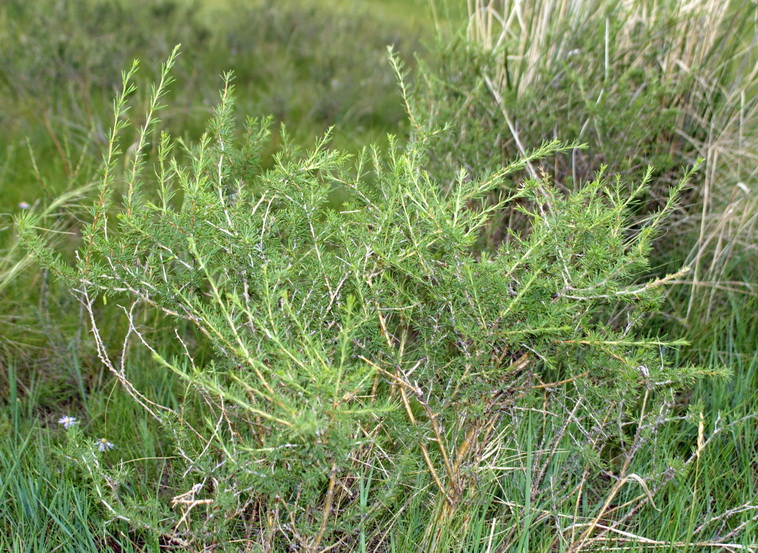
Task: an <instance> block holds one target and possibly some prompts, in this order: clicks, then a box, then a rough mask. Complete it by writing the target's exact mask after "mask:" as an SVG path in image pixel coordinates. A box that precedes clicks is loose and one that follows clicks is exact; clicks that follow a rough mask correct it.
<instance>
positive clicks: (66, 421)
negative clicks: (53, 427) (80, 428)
mask: <svg viewBox="0 0 758 553" xmlns="http://www.w3.org/2000/svg"><path fill="white" fill-rule="evenodd" d="M58 424H62V425H63V428H65V429H66V430H68V429H69V428H71V427H72V426H74V425H75V424H79V421H78V420H76V417H69V416H68V415H65V416H63V417H61V418H59V419H58Z"/></svg>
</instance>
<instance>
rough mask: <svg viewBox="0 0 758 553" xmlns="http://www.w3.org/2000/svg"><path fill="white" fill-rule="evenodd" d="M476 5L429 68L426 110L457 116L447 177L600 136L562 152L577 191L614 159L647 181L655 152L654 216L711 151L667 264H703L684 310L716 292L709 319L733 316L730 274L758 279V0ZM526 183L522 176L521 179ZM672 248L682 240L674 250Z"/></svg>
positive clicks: (443, 120)
mask: <svg viewBox="0 0 758 553" xmlns="http://www.w3.org/2000/svg"><path fill="white" fill-rule="evenodd" d="M468 6H469V21H468V24H467V26H466V29H465V31H461V32H459V33H458V34H457V35H456V36H455V37H454V38H453V39H450V38H449V37H447V36H444V37H440V40H439V42H438V45H437V47H436V53H437V55H436V56H434V57H432V61H431V62H430V63H427V64H424V65H423V67H422V69H421V71H420V78H419V91H420V94H419V96H420V98H421V101H419V109H420V110H423V111H424V112H425V113H426V114H427V117H429V118H430V119H431V120H433V121H437V122H439V124H448V125H449V132H448V133H443V134H441V135H440V138H439V142H438V144H437V145H436V146H435V148H434V164H433V166H432V167H431V170H432V171H433V173H434V174H435V175H436V176H437V178H438V179H440V180H441V181H443V182H448V181H450V180H452V179H454V178H455V174H456V173H457V171H458V168H459V167H461V166H464V167H467V169H468V170H469V172H470V173H471V174H474V175H476V174H479V172H482V171H486V170H488V169H490V168H492V167H495V166H497V165H499V164H500V163H503V162H504V161H505V160H508V159H511V158H513V157H514V156H516V155H519V154H520V153H522V152H523V149H524V147H525V146H524V145H526V146H528V145H529V144H534V143H538V142H540V141H542V140H545V139H546V138H548V137H558V138H560V139H561V140H567V141H576V142H578V143H584V144H585V145H586V148H583V149H580V148H577V149H575V150H572V151H571V152H570V155H561V156H556V157H555V159H552V160H551V161H550V163H549V172H550V174H551V175H553V178H554V180H555V182H556V184H557V185H558V186H559V187H560V188H562V189H564V190H576V189H577V188H578V187H580V186H581V185H582V183H584V182H587V181H591V180H593V178H594V173H595V172H596V171H597V169H598V168H599V167H600V166H601V165H606V166H607V167H608V170H609V171H610V172H612V173H618V174H620V175H621V176H622V179H623V180H624V181H626V182H627V183H629V184H630V186H633V183H635V182H638V181H639V180H640V179H641V178H642V177H643V175H644V173H645V171H646V169H647V167H648V166H651V165H652V166H653V167H654V168H655V172H654V180H653V183H652V186H651V187H650V190H649V191H648V192H647V193H646V195H645V197H641V198H640V202H639V207H638V208H637V209H636V212H637V215H636V216H638V217H641V218H644V217H645V216H647V212H648V211H649V210H654V209H656V208H657V207H658V206H659V205H660V204H661V203H663V202H665V198H666V195H667V192H666V191H667V189H668V187H669V186H671V185H672V184H673V183H675V182H677V181H678V180H679V178H680V174H681V171H682V168H683V167H687V166H691V165H692V164H693V163H694V162H695V160H696V159H698V158H703V159H704V160H705V162H706V169H705V170H704V171H702V172H701V173H700V174H699V175H698V176H697V178H696V179H695V180H694V181H693V186H692V188H690V189H689V190H688V191H687V192H686V201H685V202H683V205H682V208H681V209H680V211H679V213H678V214H677V215H676V216H675V217H673V218H672V219H670V221H671V223H670V225H668V230H667V233H666V241H667V242H666V244H661V245H660V246H659V247H658V249H659V251H660V252H661V253H660V254H658V255H655V264H656V265H660V266H664V267H665V270H676V268H677V267H678V264H680V263H684V262H686V263H687V264H689V265H691V266H692V268H693V271H692V274H691V276H690V277H688V280H690V279H691V282H692V283H693V286H692V288H691V289H689V290H687V293H688V294H689V297H688V298H687V300H686V305H685V308H684V309H683V310H682V312H684V311H686V316H687V317H688V318H689V316H690V315H694V313H695V311H699V309H700V303H701V302H705V305H704V306H703V311H702V312H700V313H699V314H698V317H697V318H703V319H706V320H707V319H709V318H710V315H711V314H712V313H714V317H713V319H717V318H718V316H717V315H715V312H719V311H720V309H719V308H720V303H721V302H723V301H724V300H725V298H724V295H723V294H721V295H718V294H717V293H716V291H717V287H715V286H713V287H711V285H712V284H714V283H715V282H716V281H720V280H729V281H748V282H740V283H739V284H738V285H737V286H739V287H740V288H742V289H743V291H744V292H745V293H755V287H754V282H753V281H754V279H752V278H751V277H750V275H751V274H754V273H755V272H756V256H755V250H754V249H753V248H751V247H750V246H748V245H749V244H752V243H755V241H756V226H755V220H756V217H755V214H756V209H757V208H758V204H756V202H755V201H754V198H755V197H756V195H755V188H756V186H757V185H758V183H756V178H755V162H754V158H755V152H756V151H757V146H756V144H757V143H756V133H755V129H757V128H758V122H757V120H756V116H758V73H757V72H756V71H755V67H756V61H758V51H757V50H756V48H755V46H756V43H755V41H754V40H753V39H754V37H755V35H756V31H757V30H758V29H757V27H756V17H755V16H756V5H755V3H754V2H748V1H743V0H737V1H733V2H714V1H711V0H697V1H695V2H689V3H683V2H679V1H675V0H672V1H664V2H655V3H653V2H647V1H642V2H619V1H616V0H592V1H587V2H580V1H576V0H560V1H558V2H552V1H551V2H547V1H541V0H532V1H529V2H515V1H510V0H504V1H503V2H497V3H495V2H485V1H483V0H476V1H471V2H469V3H468ZM547 168H548V167H546V169H547ZM528 174H529V175H532V176H533V175H534V174H535V172H534V170H530V171H529V173H528ZM517 184H518V179H514V180H512V181H510V182H508V183H506V187H507V190H512V189H513V187H514V186H517ZM518 221H519V220H518V218H513V217H512V216H510V214H509V215H508V216H507V217H506V218H505V221H504V222H500V221H496V222H495V227H496V228H493V229H492V230H491V232H490V241H491V242H494V243H498V242H499V241H500V240H501V239H502V238H503V236H502V232H500V230H501V229H502V228H503V227H511V228H512V227H513V225H514V224H519V223H518ZM672 250H675V251H678V252H680V253H679V255H677V256H675V257H674V258H673V259H672V256H671V255H670V254H671V251H672ZM735 259H739V261H737V262H736V263H732V261H733V260H735ZM727 275H729V276H727ZM714 296H716V297H715V298H714ZM683 316H684V315H683Z"/></svg>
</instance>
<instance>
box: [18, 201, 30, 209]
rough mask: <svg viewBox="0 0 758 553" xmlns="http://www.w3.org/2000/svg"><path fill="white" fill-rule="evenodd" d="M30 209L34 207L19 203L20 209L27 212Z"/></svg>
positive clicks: (26, 203)
mask: <svg viewBox="0 0 758 553" xmlns="http://www.w3.org/2000/svg"><path fill="white" fill-rule="evenodd" d="M30 207H32V206H30V205H29V203H28V202H18V208H19V209H23V210H27V209H29V208H30Z"/></svg>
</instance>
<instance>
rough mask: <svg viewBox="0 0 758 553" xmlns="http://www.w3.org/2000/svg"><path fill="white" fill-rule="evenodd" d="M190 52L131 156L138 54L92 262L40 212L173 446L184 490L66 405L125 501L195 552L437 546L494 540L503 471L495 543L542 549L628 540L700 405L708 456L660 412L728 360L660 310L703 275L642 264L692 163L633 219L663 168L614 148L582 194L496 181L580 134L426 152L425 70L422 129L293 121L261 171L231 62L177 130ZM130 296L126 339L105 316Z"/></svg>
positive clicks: (264, 136)
mask: <svg viewBox="0 0 758 553" xmlns="http://www.w3.org/2000/svg"><path fill="white" fill-rule="evenodd" d="M175 59H176V51H175V52H174V54H173V55H172V56H171V57H170V58H169V60H168V61H167V63H166V64H165V65H164V67H163V69H162V71H161V77H160V81H159V83H158V84H157V85H156V86H155V87H154V88H153V90H152V93H151V101H150V103H149V106H150V107H149V108H148V110H147V112H146V113H145V114H144V115H143V116H142V118H141V121H142V124H141V126H139V127H138V128H137V129H134V130H133V133H134V134H135V135H136V141H135V145H134V146H133V147H132V148H130V152H129V157H128V158H127V159H125V153H124V152H123V151H122V150H121V146H120V144H121V142H120V137H121V135H122V134H123V133H124V132H125V131H126V128H127V126H128V125H129V118H128V117H127V115H128V111H127V110H128V105H129V104H128V103H129V99H130V95H132V94H133V93H134V90H135V88H134V85H133V79H134V74H135V71H136V65H135V66H133V68H132V70H130V71H128V72H126V73H125V74H124V83H123V89H122V92H121V94H120V95H119V97H118V98H117V100H116V102H115V114H114V115H115V116H114V120H113V125H112V129H111V132H110V134H109V141H108V144H109V147H108V149H107V153H106V155H105V159H104V162H103V165H102V169H101V176H100V180H99V184H98V189H97V194H96V201H95V202H94V204H93V205H92V208H91V210H90V212H89V219H88V221H87V222H86V224H85V225H84V226H83V228H82V231H81V242H80V244H79V247H78V248H77V250H76V254H75V262H74V264H73V265H72V264H69V263H67V262H65V261H64V260H63V259H62V258H61V256H60V255H59V254H58V253H57V252H56V251H55V250H54V249H53V248H51V247H50V246H49V244H48V238H47V237H46V235H45V233H44V231H41V230H40V229H39V227H40V224H39V223H40V222H39V220H38V218H37V216H36V215H35V214H34V213H25V214H23V215H22V216H21V217H20V218H19V222H18V229H19V232H20V234H21V236H22V238H23V239H24V241H25V243H26V245H27V246H28V247H29V248H30V249H31V250H32V251H33V252H34V254H35V255H36V256H37V258H38V259H39V260H40V262H41V263H42V264H43V266H45V267H46V268H47V269H48V270H50V271H51V272H52V273H54V274H55V275H57V276H58V277H60V278H61V279H63V281H64V282H65V283H66V284H67V285H68V286H69V287H70V289H71V291H72V292H73V294H74V295H75V297H77V298H78V299H79V301H80V302H81V303H82V305H83V307H84V310H85V312H86V314H87V317H88V319H89V322H90V325H91V326H90V329H91V332H92V335H93V337H94V340H95V344H96V347H97V353H98V356H99V358H100V360H101V362H102V363H103V364H104V366H105V367H107V368H108V370H109V371H110V372H111V373H112V375H113V376H114V377H115V379H117V381H118V382H119V383H120V384H121V386H122V387H123V389H124V390H125V391H126V392H127V393H128V394H129V395H130V396H131V397H132V398H133V400H134V402H136V404H138V405H139V406H141V408H142V409H143V410H144V411H145V413H147V414H148V415H149V416H150V417H152V418H153V419H154V420H155V421H156V422H158V423H159V424H160V425H161V426H162V427H163V429H164V431H165V432H166V435H167V436H168V439H169V441H170V443H171V447H172V449H173V455H174V456H175V457H176V459H175V460H174V461H173V462H172V464H171V474H170V475H169V481H170V489H171V491H172V493H171V494H170V496H169V497H166V496H161V495H158V496H157V497H155V498H152V499H150V500H146V499H144V498H143V497H141V496H140V494H139V493H137V492H135V490H134V489H133V488H132V486H130V485H129V483H130V482H131V481H132V480H131V475H130V471H131V470H133V469H131V468H130V467H131V466H132V465H128V466H127V465H126V464H125V463H123V462H121V463H115V462H113V460H114V457H113V456H114V455H116V454H117V453H118V449H116V450H113V451H108V447H107V443H108V442H107V438H103V439H104V440H105V441H104V442H103V441H101V442H100V443H101V444H105V445H104V446H103V447H101V448H100V449H101V451H100V452H97V451H96V450H95V449H96V448H95V447H94V446H93V443H92V440H91V439H90V438H87V440H89V442H88V443H85V441H83V440H84V438H83V437H82V436H83V434H82V433H81V432H80V430H79V429H78V428H77V427H74V428H70V429H69V430H67V432H69V438H70V439H69V440H68V442H67V445H66V446H65V448H64V455H65V456H66V457H67V458H68V459H69V460H71V461H72V462H74V464H75V466H77V467H80V468H81V475H82V477H83V478H86V479H89V480H90V481H92V482H93V486H92V489H93V490H94V494H95V497H96V499H97V501H99V502H100V503H101V504H102V505H103V506H104V508H105V509H106V512H107V513H108V515H109V516H112V517H114V518H116V519H119V520H121V521H122V522H125V523H127V524H128V525H129V526H130V528H132V529H133V530H135V531H139V532H143V533H146V534H150V535H152V536H154V537H155V536H160V538H161V539H162V540H164V543H166V544H171V545H174V546H178V547H181V548H184V549H185V550H207V549H208V548H211V547H215V548H228V549H229V550H234V549H235V548H236V549H240V550H241V549H245V550H250V549H254V548H257V549H259V550H262V551H284V550H299V551H323V550H327V549H335V550H344V551H349V550H354V549H360V550H364V551H365V550H369V549H370V550H373V551H379V550H386V549H388V548H390V547H394V546H395V544H396V541H395V540H396V539H398V537H397V536H396V535H395V532H394V530H396V529H405V530H406V533H405V536H406V537H405V539H409V540H411V541H412V542H413V543H414V547H421V548H425V549H428V550H432V551H443V550H449V549H450V548H451V547H453V545H452V544H458V545H455V547H458V546H461V545H460V544H462V543H464V542H465V541H466V540H472V539H473V540H474V543H475V545H476V546H477V547H484V545H483V543H484V542H485V541H486V539H487V536H484V537H481V536H480V538H475V537H472V536H474V535H475V534H476V533H477V532H479V534H481V526H479V530H477V526H476V523H475V522H473V520H474V519H472V513H473V512H474V511H473V510H472V508H471V505H473V504H478V502H479V501H480V498H481V497H483V494H484V495H487V494H489V497H490V501H491V505H490V507H486V506H485V507H482V510H481V511H480V515H479V516H480V518H481V521H484V522H481V521H480V522H481V524H486V525H487V526H488V527H489V525H490V524H491V525H492V532H493V534H490V535H489V540H490V546H491V545H492V540H493V535H494V531H495V525H496V524H499V525H500V529H499V530H498V533H497V542H498V544H499V546H498V547H499V548H500V549H501V550H506V549H511V548H513V547H516V546H519V547H520V548H521V550H528V548H529V544H530V541H529V540H530V536H532V539H534V540H538V541H539V543H540V544H542V545H541V547H543V548H544V547H552V544H553V543H560V545H561V547H562V548H563V549H565V550H570V551H579V550H580V549H582V548H584V547H587V546H589V544H594V543H596V542H598V541H599V542H601V543H616V542H614V540H615V539H616V538H618V536H619V535H620V534H619V532H623V530H624V529H625V528H627V526H628V524H629V523H630V521H634V519H635V517H636V516H637V515H638V514H639V513H640V512H642V511H645V509H648V508H650V506H654V505H655V498H656V495H657V494H659V493H661V492H662V491H664V490H665V489H666V486H667V484H669V483H670V482H671V481H672V479H673V478H674V477H675V476H676V475H677V474H680V473H682V472H683V471H686V470H688V468H689V467H690V466H692V463H693V461H694V460H696V459H697V458H699V455H700V453H701V451H702V449H703V448H704V447H705V445H706V443H707V440H708V438H709V437H710V436H709V435H706V433H705V427H704V423H703V419H702V415H698V414H697V413H694V412H693V416H694V419H693V420H694V425H695V427H698V424H699V425H700V426H699V428H700V434H699V436H700V437H699V439H698V441H697V442H696V443H695V444H694V450H693V451H694V453H692V455H686V456H685V457H684V458H681V459H680V458H679V456H678V454H677V452H676V451H675V450H670V449H668V448H667V447H665V446H666V444H662V443H661V442H660V435H661V429H662V428H664V427H666V426H667V425H668V424H669V423H670V422H671V420H673V418H675V416H678V415H676V414H675V413H674V412H673V410H674V408H675V406H676V403H677V399H676V398H677V396H676V394H677V392H679V391H681V390H682V389H685V388H686V387H688V386H689V385H691V384H692V383H693V382H694V380H695V379H698V378H700V377H702V376H703V375H705V374H723V372H719V371H713V370H711V371H704V370H702V369H699V368H697V367H690V366H678V365H675V364H674V363H672V360H671V357H670V355H669V354H668V353H667V350H670V349H672V348H675V347H676V346H678V345H680V344H681V343H682V342H681V341H678V340H667V339H660V338H657V337H650V336H645V335H642V334H641V333H639V332H638V326H639V322H640V320H641V319H642V318H643V316H644V315H645V314H646V313H649V312H651V311H654V310H656V309H658V308H659V305H660V302H661V299H662V292H661V288H662V286H663V285H664V284H665V282H666V281H667V280H670V279H673V278H678V276H679V274H675V275H671V276H669V277H664V278H659V279H656V280H650V281H642V282H640V281H639V277H640V275H642V274H646V273H647V271H648V270H649V266H648V255H649V253H650V249H651V244H652V240H653V238H654V236H655V234H656V232H658V229H659V228H660V225H661V222H662V221H663V219H664V218H665V217H666V216H667V215H668V214H669V213H670V212H671V210H672V209H673V208H674V206H675V205H676V201H677V197H678V195H679V193H680V191H681V189H682V187H683V186H685V184H686V182H687V179H688V178H689V177H690V176H691V173H687V174H686V175H684V177H683V178H682V180H681V182H680V183H679V184H678V185H677V186H675V187H673V188H672V189H671V192H670V195H669V197H668V200H667V201H666V202H665V204H664V205H663V206H662V208H661V209H660V210H659V211H657V212H655V213H653V214H651V215H650V217H649V218H648V219H647V220H646V221H644V222H643V223H642V224H641V225H640V224H636V225H635V226H632V225H631V224H630V220H629V214H630V208H631V206H632V205H633V204H634V202H635V201H636V198H637V197H639V196H640V195H641V194H644V193H645V191H646V190H647V188H648V186H649V184H650V171H648V173H647V174H646V176H645V177H644V178H643V179H642V180H641V181H640V183H639V184H638V185H637V186H636V187H635V188H634V190H633V193H632V194H627V192H626V185H625V184H623V183H622V181H621V180H620V179H618V178H610V179H606V178H605V176H604V174H603V173H602V171H601V172H600V173H598V174H597V175H596V177H595V178H594V179H593V180H592V181H590V182H587V183H585V184H584V185H583V186H580V187H577V189H576V190H575V191H573V192H571V193H568V194H564V193H562V192H560V191H559V190H557V188H556V186H555V185H554V184H553V183H552V182H551V179H550V177H549V175H548V174H547V172H545V171H540V172H537V173H535V175H534V177H532V178H527V179H525V180H523V182H522V183H521V184H520V185H519V186H518V187H516V188H514V189H512V190H511V191H510V192H509V193H508V194H500V195H499V196H498V197H497V199H496V200H495V201H491V200H492V196H493V194H497V193H498V192H499V191H502V190H503V185H504V181H505V180H506V179H508V178H511V177H512V176H513V175H515V174H518V173H519V172H521V171H523V170H524V169H525V168H526V167H527V166H529V165H531V166H539V164H540V163H543V162H545V160H547V159H550V158H549V156H554V155H556V154H557V153H560V152H564V151H568V150H569V149H571V148H572V147H573V145H571V144H570V145H565V144H561V143H558V142H548V143H544V144H542V146H540V147H539V148H537V149H535V150H533V151H525V152H524V154H523V155H522V156H520V157H518V158H517V159H516V160H515V161H512V162H510V163H509V164H507V165H504V166H501V167H497V168H492V169H491V170H489V171H485V172H483V173H482V174H480V175H474V176H472V175H469V174H468V173H467V172H466V170H465V169H464V170H460V171H459V172H458V174H457V175H456V177H455V179H454V181H452V182H450V183H446V185H445V186H441V185H440V183H439V182H437V181H435V180H434V178H433V177H432V176H431V174H430V172H429V171H428V170H427V169H426V167H427V166H428V164H429V163H430V161H429V156H430V151H429V147H430V145H431V144H433V143H434V139H435V136H436V134H437V133H438V130H437V129H435V128H434V127H433V126H431V125H430V124H429V122H428V121H427V120H426V119H424V118H423V117H422V115H421V114H420V113H418V112H416V111H415V110H414V108H413V105H414V101H413V98H412V97H411V96H410V95H409V93H408V91H407V89H406V86H405V82H404V80H403V79H402V78H401V80H400V83H401V91H402V92H403V99H404V100H405V103H406V105H407V106H408V107H409V121H410V124H411V125H412V126H413V128H414V138H413V140H412V141H410V142H409V143H408V144H407V145H401V144H400V143H399V142H398V141H396V140H395V139H390V140H389V147H388V148H387V150H386V152H382V151H381V150H380V149H379V148H373V149H371V150H366V151H364V152H363V153H361V154H360V155H358V156H356V157H355V158H351V157H350V156H348V155H347V154H345V153H342V152H340V151H338V150H334V149H330V148H329V146H328V141H329V135H328V134H327V135H326V136H324V137H322V138H321V139H319V140H318V141H317V143H316V144H315V146H314V147H313V148H312V149H310V150H307V151H304V150H302V149H300V148H298V147H296V146H295V145H294V144H293V143H292V142H290V141H288V140H287V139H286V136H287V134H286V132H282V136H283V137H284V140H283V143H282V146H281V149H280V150H279V151H278V152H277V153H276V154H275V156H274V162H273V165H272V166H271V167H269V168H264V167H263V163H262V157H261V156H262V153H263V152H265V151H266V150H267V148H269V144H268V142H269V140H270V120H268V119H255V118H249V119H247V121H246V124H245V131H244V133H242V134H241V135H240V134H238V133H237V132H236V130H235V129H236V118H235V111H234V94H233V92H234V90H233V86H232V77H231V75H227V76H226V77H225V81H224V87H223V90H222V92H221V99H220V103H219V104H218V106H217V108H216V110H215V115H214V116H213V118H212V119H211V120H210V122H209V123H208V129H207V132H206V133H205V134H204V135H203V136H202V138H200V139H199V140H198V141H196V142H189V141H185V140H180V139H176V138H173V137H171V136H170V135H169V134H168V133H165V132H160V133H159V132H158V127H157V121H158V119H157V117H158V115H159V113H160V110H161V109H162V108H163V106H162V102H163V100H164V98H165V97H166V96H165V95H166V91H167V87H168V86H169V84H170V83H171V76H170V70H171V67H172V65H173V64H174V62H175ZM392 61H393V64H394V66H395V68H396V70H397V72H398V74H402V71H401V68H400V64H399V62H398V61H397V60H396V59H395V58H392ZM153 145H154V146H153ZM151 147H155V148H156V151H157V155H156V157H155V159H154V160H152V159H151V158H149V157H148V155H147V152H148V150H149V148H151ZM125 161H126V163H125ZM335 196H338V197H340V198H343V199H344V202H343V203H340V204H336V203H335V201H334V198H335ZM510 208H512V209H518V210H519V211H520V212H521V213H523V216H524V218H525V220H526V221H528V225H527V226H525V227H524V228H521V229H518V230H514V231H513V232H512V233H511V239H510V240H509V241H508V243H507V244H504V245H503V246H501V247H500V248H497V249H494V250H491V251H487V250H485V251H481V248H480V247H479V237H480V234H481V233H482V232H483V230H484V229H485V228H486V227H487V225H488V224H490V222H491V220H492V219H493V217H497V216H498V214H499V213H500V212H502V211H503V210H505V209H510ZM111 310H117V311H119V312H121V314H122V317H123V320H124V322H125V327H126V332H125V334H124V335H123V336H118V337H116V338H114V337H113V336H110V335H109V334H107V330H106V328H104V327H103V325H102V322H101V321H102V318H103V317H104V315H105V313H107V312H109V311H111ZM156 315H157V316H159V317H160V318H161V322H160V323H159V324H157V325H156V324H154V321H155V320H156V318H155V317H156ZM147 321H152V322H153V324H152V325H149V324H148V323H147ZM168 343H172V344H173V345H172V346H171V347H167V346H166V344H168ZM135 348H142V349H143V350H145V351H147V352H149V354H150V357H149V364H150V369H149V370H152V371H155V372H156V373H161V372H164V373H165V372H168V373H170V374H173V375H175V376H176V377H177V378H178V379H180V380H181V382H182V383H183V391H182V398H181V400H180V401H179V402H178V404H177V405H174V406H171V405H166V404H162V403H161V402H160V400H159V398H156V397H150V395H149V394H148V393H146V392H145V391H144V390H141V389H139V388H138V387H137V386H135V384H134V382H133V379H132V378H130V374H129V373H128V371H127V367H128V366H129V364H128V360H129V359H130V358H132V357H134V356H135V354H136V353H135V351H134V349H135ZM145 362H146V361H144V360H143V361H142V363H145ZM143 370H147V369H144V368H143ZM698 416H699V417H700V418H698ZM61 420H64V419H61ZM66 420H67V419H66ZM720 431H721V429H720V428H717V429H714V431H713V434H714V435H715V433H717V432H720ZM535 445H536V447H534V446H535ZM117 447H118V445H117ZM102 450H104V451H102ZM122 461H123V459H122ZM561 482H570V483H571V484H572V485H571V486H570V487H566V486H563V485H562V484H560V483H561ZM409 505H413V506H414V509H415V510H414V515H413V516H414V517H417V518H414V519H410V518H408V517H406V516H405V514H404V513H405V511H406V510H408V511H410V510H411V509H410V507H409ZM419 512H420V513H421V515H419V514H418V513H419ZM409 516H410V515H409ZM413 520H416V522H417V524H416V526H414V525H413V522H412V521H413ZM476 520H479V519H476ZM419 521H420V522H419ZM411 527H413V528H411ZM547 528H549V529H550V530H549V532H548V531H547V530H546V529H547ZM411 530H412V531H411ZM398 536H399V535H398ZM461 547H462V546H461Z"/></svg>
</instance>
